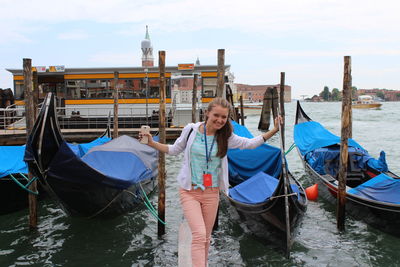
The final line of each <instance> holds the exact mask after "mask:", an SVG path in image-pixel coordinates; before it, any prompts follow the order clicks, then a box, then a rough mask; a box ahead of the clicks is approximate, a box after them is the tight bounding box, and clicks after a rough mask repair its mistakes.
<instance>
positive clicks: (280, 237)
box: [226, 179, 307, 249]
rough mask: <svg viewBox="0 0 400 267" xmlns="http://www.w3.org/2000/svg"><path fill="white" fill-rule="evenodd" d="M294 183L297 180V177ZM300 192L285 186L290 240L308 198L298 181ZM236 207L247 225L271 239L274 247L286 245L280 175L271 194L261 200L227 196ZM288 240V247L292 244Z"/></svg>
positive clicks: (251, 229)
mask: <svg viewBox="0 0 400 267" xmlns="http://www.w3.org/2000/svg"><path fill="white" fill-rule="evenodd" d="M296 183H297V181H296ZM298 186H299V188H300V193H298V194H294V193H293V192H292V190H291V189H290V187H288V192H289V193H288V195H289V196H288V202H289V224H290V233H291V238H290V242H291V244H292V243H293V240H294V236H295V235H296V232H297V229H298V226H299V223H300V221H301V218H302V217H303V215H304V213H305V211H306V209H307V199H306V196H305V193H304V190H303V188H302V187H301V185H300V184H298ZM226 197H227V199H228V200H229V203H230V204H231V206H233V207H234V208H235V210H236V211H237V213H238V214H239V217H240V219H241V220H242V221H243V222H244V223H245V224H246V227H247V228H248V229H249V230H250V231H251V232H252V233H253V234H254V235H255V236H257V237H259V238H262V239H265V240H268V241H270V242H273V244H275V245H276V246H277V247H280V248H282V249H286V248H287V247H288V246H287V243H286V217H285V197H284V184H283V179H280V181H279V184H278V187H277V189H276V191H275V192H274V194H273V196H272V197H271V198H270V199H268V200H266V201H265V202H263V203H258V204H246V203H242V202H239V201H236V200H234V199H232V198H231V197H229V196H226ZM291 244H289V247H290V246H291Z"/></svg>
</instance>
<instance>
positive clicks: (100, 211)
mask: <svg viewBox="0 0 400 267" xmlns="http://www.w3.org/2000/svg"><path fill="white" fill-rule="evenodd" d="M124 191H125V190H124ZM122 192H123V191H122ZM122 192H120V193H118V194H117V195H116V196H115V197H114V198H113V199H112V200H111V201H110V202H109V203H108V204H107V205H106V206H105V207H104V208H102V209H100V210H99V211H98V212H96V213H95V214H93V215H91V216H89V217H87V218H88V219H91V218H93V217H95V216H97V215H99V214H100V213H102V212H103V211H104V210H105V209H106V208H108V207H109V206H110V205H111V203H113V202H114V200H116V199H117V197H119V196H120V195H121V194H122Z"/></svg>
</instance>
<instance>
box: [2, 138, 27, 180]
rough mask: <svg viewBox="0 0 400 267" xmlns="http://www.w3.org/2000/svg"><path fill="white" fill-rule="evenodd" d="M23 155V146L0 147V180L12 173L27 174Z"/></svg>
mask: <svg viewBox="0 0 400 267" xmlns="http://www.w3.org/2000/svg"><path fill="white" fill-rule="evenodd" d="M24 154H25V146H0V178H2V177H5V176H8V175H10V174H14V173H28V167H27V165H26V163H25V162H24Z"/></svg>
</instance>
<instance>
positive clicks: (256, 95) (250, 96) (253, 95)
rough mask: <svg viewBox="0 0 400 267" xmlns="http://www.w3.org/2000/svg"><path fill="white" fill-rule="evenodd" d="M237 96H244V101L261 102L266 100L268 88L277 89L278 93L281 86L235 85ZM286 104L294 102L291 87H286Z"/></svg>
mask: <svg viewBox="0 0 400 267" xmlns="http://www.w3.org/2000/svg"><path fill="white" fill-rule="evenodd" d="M235 87H236V91H237V94H238V95H239V96H240V95H243V100H245V101H249V102H261V101H263V99H264V93H265V91H266V90H267V88H268V87H277V88H278V92H279V88H280V84H273V85H249V84H241V83H235ZM284 90H285V102H291V101H292V87H291V86H290V85H285V89H284Z"/></svg>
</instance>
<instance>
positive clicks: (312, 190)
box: [306, 184, 318, 201]
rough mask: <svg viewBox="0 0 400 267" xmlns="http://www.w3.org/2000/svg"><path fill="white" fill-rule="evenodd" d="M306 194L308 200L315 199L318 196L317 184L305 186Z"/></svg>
mask: <svg viewBox="0 0 400 267" xmlns="http://www.w3.org/2000/svg"><path fill="white" fill-rule="evenodd" d="M306 195H307V198H308V200H312V201H316V200H317V198H318V184H315V185H312V186H309V187H307V188H306Z"/></svg>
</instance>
